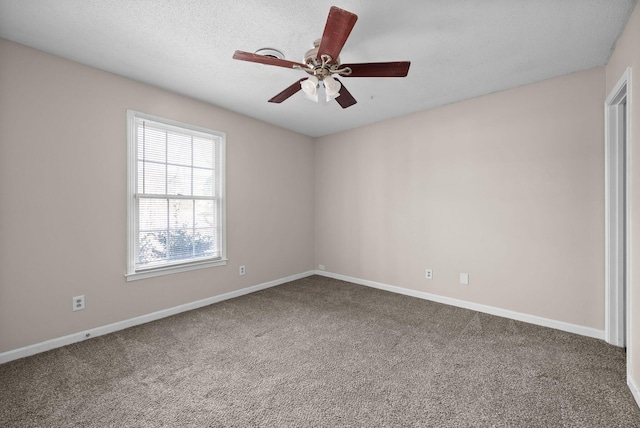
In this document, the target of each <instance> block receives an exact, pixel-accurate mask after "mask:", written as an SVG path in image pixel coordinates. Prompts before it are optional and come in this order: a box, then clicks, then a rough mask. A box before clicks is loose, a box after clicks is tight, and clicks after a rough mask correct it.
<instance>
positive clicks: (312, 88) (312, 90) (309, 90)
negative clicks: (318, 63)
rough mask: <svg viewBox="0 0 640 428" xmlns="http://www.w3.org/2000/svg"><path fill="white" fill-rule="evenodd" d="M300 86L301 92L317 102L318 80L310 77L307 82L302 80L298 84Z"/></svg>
mask: <svg viewBox="0 0 640 428" xmlns="http://www.w3.org/2000/svg"><path fill="white" fill-rule="evenodd" d="M300 86H301V87H302V92H304V93H305V95H306V96H307V97H308V98H311V99H313V98H312V97H315V98H316V100H315V101H317V98H318V78H317V77H316V76H310V77H309V78H308V79H307V80H303V81H302V82H300Z"/></svg>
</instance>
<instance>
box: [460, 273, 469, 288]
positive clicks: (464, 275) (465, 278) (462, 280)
mask: <svg viewBox="0 0 640 428" xmlns="http://www.w3.org/2000/svg"><path fill="white" fill-rule="evenodd" d="M460 284H463V285H469V274H468V273H461V274H460Z"/></svg>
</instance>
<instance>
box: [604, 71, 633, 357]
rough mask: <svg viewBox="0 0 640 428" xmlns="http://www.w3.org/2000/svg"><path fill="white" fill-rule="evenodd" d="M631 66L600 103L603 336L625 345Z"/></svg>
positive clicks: (628, 236) (629, 314)
mask: <svg viewBox="0 0 640 428" xmlns="http://www.w3.org/2000/svg"><path fill="white" fill-rule="evenodd" d="M630 94H631V68H630V67H628V68H627V69H626V70H625V72H624V73H623V75H622V77H621V78H620V79H619V80H618V83H617V84H616V85H615V87H614V88H613V90H612V91H611V93H610V94H609V96H608V97H607V99H606V101H605V103H604V111H605V340H606V341H607V342H608V343H610V344H612V345H615V346H621V347H623V346H627V347H629V340H630V339H629V337H630V335H629V325H630V316H631V313H630V311H629V301H630V299H629V294H630V287H629V286H626V287H625V283H626V284H628V283H629V278H630V263H629V260H630V248H631V246H630V236H631V234H630V224H629V223H630V222H629V221H628V219H630V218H631V217H630V204H629V203H628V202H629V195H630V192H629V173H628V172H629V159H630V153H629V152H630V150H629V149H630V148H629V144H628V141H629V135H630V120H629V119H630V117H631V115H630V98H631V97H630Z"/></svg>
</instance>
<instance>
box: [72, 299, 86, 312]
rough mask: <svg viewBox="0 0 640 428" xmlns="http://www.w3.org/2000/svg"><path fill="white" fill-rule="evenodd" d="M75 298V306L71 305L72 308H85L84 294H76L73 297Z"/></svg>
mask: <svg viewBox="0 0 640 428" xmlns="http://www.w3.org/2000/svg"><path fill="white" fill-rule="evenodd" d="M72 299H73V306H72V307H71V309H73V310H74V311H81V310H83V309H84V296H75V297H72Z"/></svg>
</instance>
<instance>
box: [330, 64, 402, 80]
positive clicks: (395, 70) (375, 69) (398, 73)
mask: <svg viewBox="0 0 640 428" xmlns="http://www.w3.org/2000/svg"><path fill="white" fill-rule="evenodd" d="M410 65H411V62H409V61H396V62H363V63H360V64H341V65H340V68H345V67H349V68H350V69H351V74H349V75H347V76H342V77H405V76H406V75H407V74H408V73H409V66H410Z"/></svg>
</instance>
